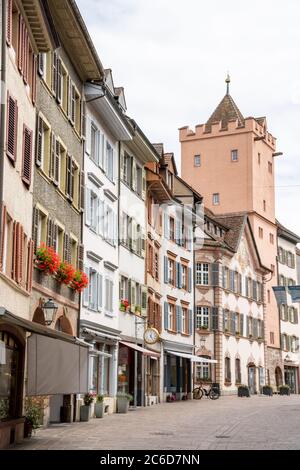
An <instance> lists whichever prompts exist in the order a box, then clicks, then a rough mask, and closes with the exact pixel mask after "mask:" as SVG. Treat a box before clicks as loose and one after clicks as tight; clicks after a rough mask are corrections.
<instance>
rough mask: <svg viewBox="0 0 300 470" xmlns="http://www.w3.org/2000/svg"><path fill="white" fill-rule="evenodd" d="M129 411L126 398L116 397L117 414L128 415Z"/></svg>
mask: <svg viewBox="0 0 300 470" xmlns="http://www.w3.org/2000/svg"><path fill="white" fill-rule="evenodd" d="M128 410H129V400H128V398H127V397H118V398H117V412H118V413H128Z"/></svg>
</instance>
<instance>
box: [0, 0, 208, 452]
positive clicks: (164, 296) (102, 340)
mask: <svg viewBox="0 0 300 470" xmlns="http://www.w3.org/2000/svg"><path fill="white" fill-rule="evenodd" d="M1 13H2V14H1V26H2V28H1V32H2V36H1V38H2V44H3V47H2V56H1V74H2V75H1V79H2V83H3V86H2V89H1V93H2V95H1V100H2V106H1V143H2V145H1V159H0V164H1V172H0V175H1V178H0V192H1V198H0V200H1V210H0V214H1V218H0V230H1V232H0V240H1V243H0V248H1V249H0V346H1V351H0V352H1V354H0V359H1V360H0V447H6V446H7V445H9V444H11V443H14V442H17V441H19V440H20V439H21V438H22V436H23V433H24V421H25V419H24V414H25V413H26V408H27V406H30V403H31V402H32V400H34V402H36V403H38V404H39V406H40V407H41V408H42V409H43V415H44V418H43V422H44V424H47V423H50V422H58V421H63V422H71V421H73V420H78V419H79V407H80V405H81V404H82V403H83V401H82V397H83V394H84V393H86V392H88V391H89V392H94V393H96V394H101V395H104V396H105V410H106V412H107V413H113V412H114V411H115V410H116V395H117V392H127V393H130V394H132V395H133V397H134V398H133V403H132V404H133V405H135V406H139V405H147V404H149V405H150V404H153V403H158V402H160V401H162V400H166V399H168V397H170V398H171V397H172V398H173V397H176V398H182V397H184V398H187V397H191V392H192V387H193V361H192V358H195V356H194V351H195V347H194V340H195V337H194V315H193V312H194V294H193V292H194V291H193V227H194V226H195V224H196V206H197V204H198V203H201V201H202V198H201V196H200V195H199V194H198V193H196V192H195V191H193V190H192V188H190V187H189V186H188V185H187V184H186V183H184V181H183V180H181V178H180V177H179V176H178V174H177V169H176V165H175V160H174V156H173V155H172V154H166V153H164V150H163V146H162V145H161V144H157V145H152V144H151V143H150V142H149V140H148V139H147V137H146V136H145V134H144V133H143V132H142V130H141V129H140V127H139V126H138V124H137V123H136V122H135V121H134V120H133V119H132V118H129V117H128V116H127V115H126V111H127V109H126V101H125V96H124V90H123V88H121V87H119V88H118V87H115V86H114V82H113V77H112V72H111V70H109V69H104V68H103V66H102V63H101V61H100V59H99V57H98V55H97V53H96V50H95V48H94V46H93V43H92V41H91V39H90V36H89V34H88V32H87V29H86V26H85V24H84V22H83V20H82V17H81V15H80V12H79V11H78V8H77V6H76V3H75V2H74V1H70V0H62V1H61V0H60V1H58V0H48V1H47V2H45V1H43V2H41V1H38V0H32V1H26V2H25V1H22V0H8V1H6V2H3V9H2V12H1ZM153 201H155V204H154V203H153ZM157 204H158V206H157Z"/></svg>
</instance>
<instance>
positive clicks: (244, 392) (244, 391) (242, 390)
mask: <svg viewBox="0 0 300 470" xmlns="http://www.w3.org/2000/svg"><path fill="white" fill-rule="evenodd" d="M238 397H250V392H249V388H246V387H239V388H238Z"/></svg>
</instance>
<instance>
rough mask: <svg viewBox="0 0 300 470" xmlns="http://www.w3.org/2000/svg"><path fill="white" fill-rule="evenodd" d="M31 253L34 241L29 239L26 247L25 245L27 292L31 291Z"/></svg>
mask: <svg viewBox="0 0 300 470" xmlns="http://www.w3.org/2000/svg"><path fill="white" fill-rule="evenodd" d="M33 253H34V241H33V240H29V242H28V247H27V276H26V289H27V291H28V292H31V289H32V273H33Z"/></svg>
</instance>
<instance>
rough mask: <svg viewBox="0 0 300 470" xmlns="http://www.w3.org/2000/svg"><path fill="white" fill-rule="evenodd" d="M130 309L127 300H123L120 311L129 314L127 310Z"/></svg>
mask: <svg viewBox="0 0 300 470" xmlns="http://www.w3.org/2000/svg"><path fill="white" fill-rule="evenodd" d="M128 307H129V302H128V300H127V299H122V300H121V302H120V311H121V312H127V309H128Z"/></svg>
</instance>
